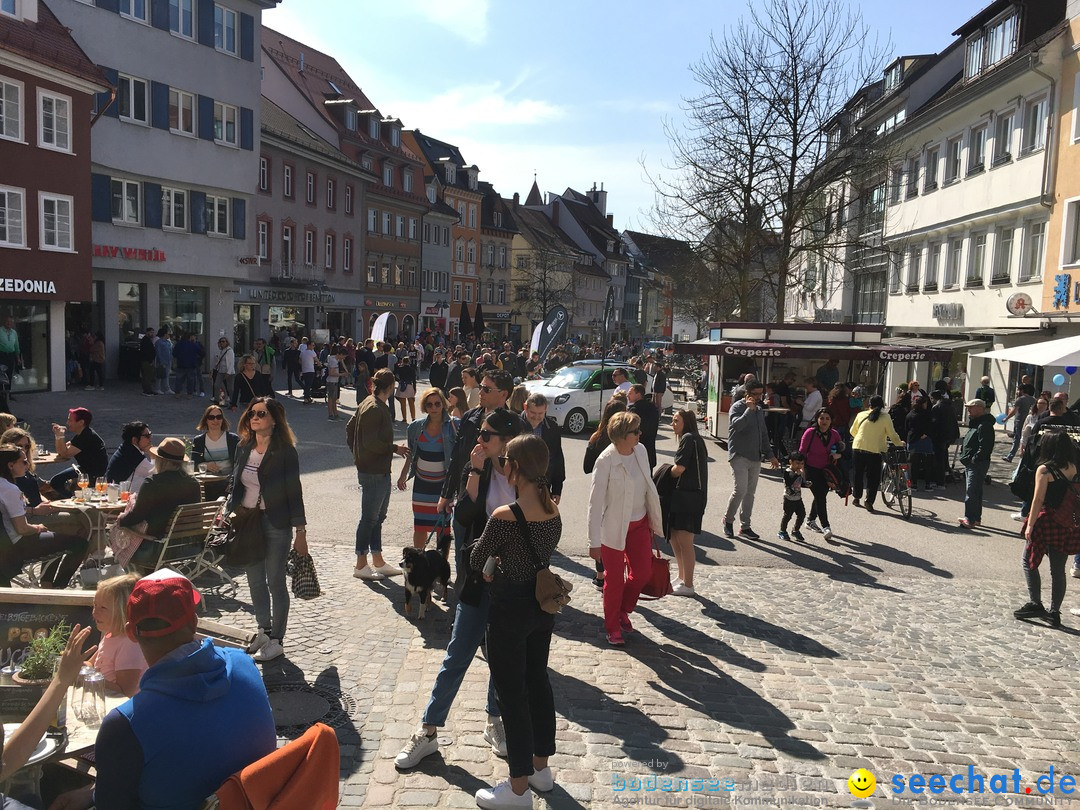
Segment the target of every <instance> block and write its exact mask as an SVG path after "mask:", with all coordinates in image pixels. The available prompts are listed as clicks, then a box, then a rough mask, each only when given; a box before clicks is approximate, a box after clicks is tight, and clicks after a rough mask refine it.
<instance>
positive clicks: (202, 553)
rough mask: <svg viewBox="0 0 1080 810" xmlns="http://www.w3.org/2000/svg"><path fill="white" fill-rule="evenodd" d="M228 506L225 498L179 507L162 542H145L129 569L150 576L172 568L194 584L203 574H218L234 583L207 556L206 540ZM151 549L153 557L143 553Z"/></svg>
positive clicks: (158, 540) (145, 540)
mask: <svg viewBox="0 0 1080 810" xmlns="http://www.w3.org/2000/svg"><path fill="white" fill-rule="evenodd" d="M224 504H225V502H224V499H219V500H216V501H209V502H203V503H186V504H182V505H181V506H178V507H176V511H175V512H173V514H172V517H171V518H170V519H169V524H168V528H166V530H165V534H164V535H162V536H161V538H159V539H154V538H147V539H144V540H143V542H142V544H141V545H140V546H139V550H138V551H137V552H135V557H133V558H132V560H131V564H130V566H129V567H130V568H131V569H132V570H134V571H135V572H136V573H139V574H150V573H153V572H154V571H157V570H158V569H159V568H165V567H169V568H172V569H174V570H176V571H179V572H180V573H181V574H184V576H186V577H188V578H189V579H191V580H192V581H194V580H195V577H196V576H198V575H199V574H202V573H206V572H207V571H214V572H215V573H217V574H219V576H221V577H223V578H224V579H225V580H226V581H228V582H229V583H232V579H231V578H230V577H229V576H228V574H226V573H225V572H224V571H221V570H220V568H219V567H218V566H217V564H216V562H214V561H213V555H211V557H210V558H209V560H208V559H207V556H206V554H207V548H206V539H207V537H208V536H209V535H210V530H211V529H213V527H214V521H215V519H216V518H217V516H218V513H219V512H220V511H221V510H222V508H223V507H224ZM148 547H149V548H150V549H152V552H153V553H152V556H150V555H149V554H148V553H146V552H144V551H143V549H145V548H148ZM136 558H138V559H136ZM233 587H234V588H235V585H234V586H233Z"/></svg>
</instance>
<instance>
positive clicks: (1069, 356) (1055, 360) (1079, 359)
mask: <svg viewBox="0 0 1080 810" xmlns="http://www.w3.org/2000/svg"><path fill="white" fill-rule="evenodd" d="M972 357H987V358H989V359H991V360H1007V361H1009V362H1012V363H1027V364H1028V365H1032V366H1080V335H1075V336H1073V337H1067V338H1058V339H1057V340H1044V341H1043V342H1042V343H1028V344H1026V345H1023V346H1013V347H1012V348H1011V349H995V350H994V351H992V352H980V353H979V354H974V355H972Z"/></svg>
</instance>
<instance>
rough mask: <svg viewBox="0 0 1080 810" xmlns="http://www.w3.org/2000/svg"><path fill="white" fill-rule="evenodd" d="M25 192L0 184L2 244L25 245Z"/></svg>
mask: <svg viewBox="0 0 1080 810" xmlns="http://www.w3.org/2000/svg"><path fill="white" fill-rule="evenodd" d="M23 203H24V192H23V191H22V189H17V188H7V187H4V186H0V245H3V246H5V247H25V246H26V243H25V238H24V235H23V208H24V204H23Z"/></svg>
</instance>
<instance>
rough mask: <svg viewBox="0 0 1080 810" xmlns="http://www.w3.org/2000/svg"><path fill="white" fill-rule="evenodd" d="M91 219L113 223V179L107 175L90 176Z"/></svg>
mask: <svg viewBox="0 0 1080 810" xmlns="http://www.w3.org/2000/svg"><path fill="white" fill-rule="evenodd" d="M90 219H92V220H93V221H94V222H112V178H111V177H110V176H109V175H107V174H97V173H94V174H91V175H90Z"/></svg>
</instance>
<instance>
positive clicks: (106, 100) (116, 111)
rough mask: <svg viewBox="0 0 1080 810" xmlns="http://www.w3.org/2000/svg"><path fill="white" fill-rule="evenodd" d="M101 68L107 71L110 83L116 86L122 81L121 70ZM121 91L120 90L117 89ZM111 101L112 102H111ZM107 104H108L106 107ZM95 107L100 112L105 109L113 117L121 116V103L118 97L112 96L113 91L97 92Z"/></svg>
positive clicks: (106, 76)
mask: <svg viewBox="0 0 1080 810" xmlns="http://www.w3.org/2000/svg"><path fill="white" fill-rule="evenodd" d="M101 70H102V71H103V72H104V73H105V78H106V79H108V81H109V84H111V85H112V86H113V87H116V85H117V83H118V82H119V81H120V71H118V70H116V69H115V68H107V67H102V68H101ZM117 92H119V91H117ZM110 102H112V103H111V104H110ZM106 105H108V106H107V107H106ZM94 109H95V110H96V111H98V112H101V111H102V110H105V115H109V116H112V117H113V118H119V117H120V103H119V101H118V100H117V99H114V98H113V97H112V91H111V90H106V91H105V92H104V93H97V94H95V96H94Z"/></svg>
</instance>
